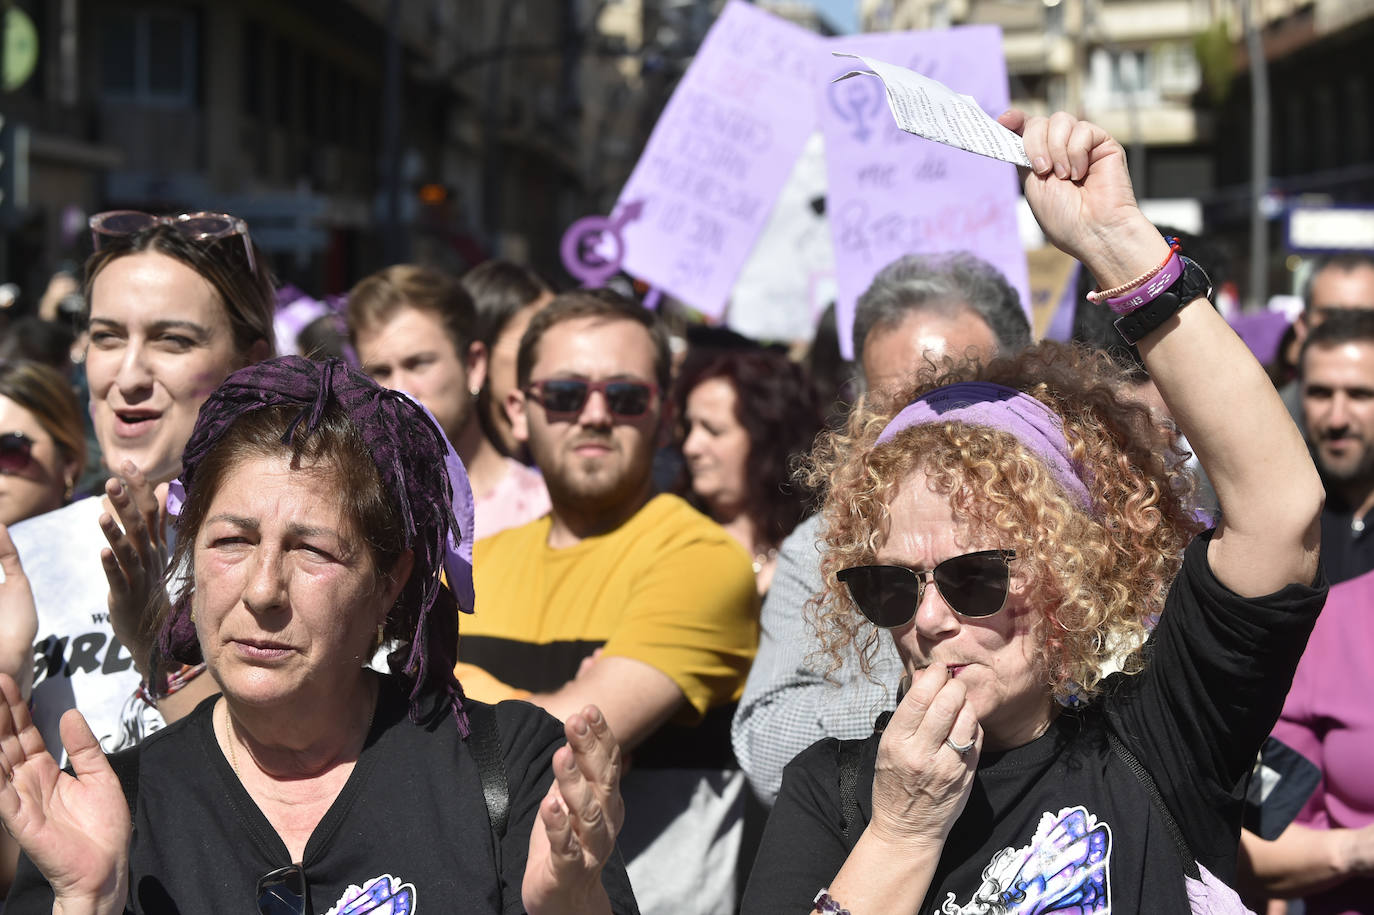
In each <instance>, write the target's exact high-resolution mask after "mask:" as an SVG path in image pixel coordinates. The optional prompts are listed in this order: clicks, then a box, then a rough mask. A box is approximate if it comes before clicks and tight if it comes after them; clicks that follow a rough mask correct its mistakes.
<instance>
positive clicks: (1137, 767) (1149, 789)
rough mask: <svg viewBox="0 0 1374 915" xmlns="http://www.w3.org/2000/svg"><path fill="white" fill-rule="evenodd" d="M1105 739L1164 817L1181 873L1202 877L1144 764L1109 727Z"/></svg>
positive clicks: (1176, 822) (1194, 877) (1197, 877)
mask: <svg viewBox="0 0 1374 915" xmlns="http://www.w3.org/2000/svg"><path fill="white" fill-rule="evenodd" d="M1107 741H1108V742H1109V743H1110V744H1111V745H1112V751H1113V752H1115V753H1116V755H1117V756H1119V757H1121V761H1122V762H1124V763H1125V764H1126V768H1128V769H1130V770H1131V772H1132V774H1134V775H1135V777H1136V778H1137V779H1139V781H1140V783H1141V784H1142V785H1144V786H1145V793H1146V794H1148V795H1149V796H1150V802H1151V803H1152V804H1154V806H1155V810H1157V811H1159V815H1160V816H1161V817H1163V818H1164V825H1165V827H1166V828H1167V829H1168V830H1169V837H1170V838H1171V839H1173V840H1174V847H1175V848H1177V849H1178V854H1179V857H1181V858H1182V859H1183V873H1184V874H1186V875H1187V876H1189V877H1191V878H1193V879H1194V880H1201V879H1202V872H1201V871H1200V870H1199V869H1198V863H1197V858H1196V857H1195V856H1194V855H1193V850H1192V849H1191V848H1189V847H1188V840H1187V839H1185V838H1184V837H1183V830H1182V829H1179V827H1178V821H1176V820H1175V819H1174V815H1173V814H1172V813H1170V812H1169V806H1168V805H1167V804H1165V803H1164V797H1163V795H1161V794H1160V793H1159V786H1158V785H1156V784H1155V780H1154V778H1153V777H1151V775H1150V771H1149V770H1148V769H1146V768H1145V764H1144V763H1142V762H1141V761H1140V760H1139V759H1136V756H1135V754H1134V753H1132V752H1131V751H1130V750H1128V749H1127V748H1126V745H1125V744H1124V743H1122V742H1121V738H1119V737H1117V736H1116V734H1115V733H1113V732H1112V731H1111V729H1110V728H1109V729H1108V730H1107Z"/></svg>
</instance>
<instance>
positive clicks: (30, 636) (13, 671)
mask: <svg viewBox="0 0 1374 915" xmlns="http://www.w3.org/2000/svg"><path fill="white" fill-rule="evenodd" d="M0 571H3V572H4V573H5V580H4V582H2V583H0V673H6V674H8V675H9V676H10V677H12V678H14V680H15V682H17V683H18V684H19V686H20V692H21V694H22V695H24V696H28V694H29V690H30V688H31V687H32V684H33V642H34V639H36V638H37V637H38V609H37V607H35V606H34V602H33V589H32V588H31V587H29V579H28V576H27V575H25V574H24V566H23V565H21V564H20V562H19V551H18V550H16V549H15V547H14V541H13V540H11V539H10V532H9V529H8V528H6V527H5V525H3V524H0Z"/></svg>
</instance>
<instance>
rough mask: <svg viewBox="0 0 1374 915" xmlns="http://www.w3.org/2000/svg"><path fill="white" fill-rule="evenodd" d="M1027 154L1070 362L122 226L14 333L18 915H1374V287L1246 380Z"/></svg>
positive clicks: (902, 278) (1070, 126) (117, 220)
mask: <svg viewBox="0 0 1374 915" xmlns="http://www.w3.org/2000/svg"><path fill="white" fill-rule="evenodd" d="M1003 123H1004V124H1005V125H1006V126H1008V127H1009V128H1011V129H1012V130H1015V131H1016V132H1018V133H1019V134H1021V135H1022V137H1023V141H1024V143H1025V146H1026V151H1027V154H1028V155H1029V156H1030V158H1031V161H1033V162H1035V163H1036V167H1035V168H1033V169H1031V170H1029V171H1027V172H1026V173H1025V175H1024V176H1023V177H1024V190H1025V195H1026V200H1027V202H1028V203H1029V205H1030V208H1031V211H1032V212H1033V213H1034V214H1035V216H1036V218H1037V220H1038V221H1039V223H1040V225H1041V227H1042V229H1043V230H1044V232H1045V235H1046V237H1047V238H1049V239H1050V240H1051V241H1052V242H1053V243H1055V244H1056V245H1057V246H1058V247H1060V248H1061V249H1062V250H1063V251H1065V252H1066V253H1068V254H1069V255H1071V256H1072V257H1074V258H1075V259H1076V260H1078V261H1079V262H1080V263H1081V264H1082V265H1083V275H1084V276H1085V277H1086V279H1085V280H1084V290H1083V291H1084V292H1088V291H1089V290H1092V291H1091V292H1090V293H1089V294H1088V295H1086V296H1085V297H1083V301H1081V302H1080V303H1079V304H1078V305H1077V314H1076V316H1075V320H1074V322H1073V326H1074V342H1071V343H1049V342H1043V341H1042V342H1034V341H1033V340H1032V333H1031V327H1030V324H1029V323H1028V321H1027V312H1026V310H1025V309H1024V308H1023V304H1022V302H1021V301H1020V298H1019V296H1018V293H1017V292H1016V291H1015V289H1014V288H1013V287H1012V286H1011V284H1010V283H1008V281H1007V280H1006V279H1005V278H1004V277H1003V276H1002V275H1001V274H1000V273H999V272H998V271H997V270H996V269H995V268H993V267H992V266H990V265H989V264H987V263H986V262H984V261H982V260H980V259H979V258H977V257H976V256H974V255H972V254H970V253H967V252H957V251H953V252H946V253H943V254H940V255H932V256H921V255H908V256H905V257H902V258H900V259H898V260H897V261H895V262H893V263H891V264H889V265H887V266H886V267H884V268H883V269H882V270H880V271H879V272H878V273H877V275H876V276H875V278H874V279H873V281H872V283H871V285H870V286H869V288H868V289H867V291H866V292H865V293H864V294H863V295H862V296H861V297H860V298H859V300H858V303H857V306H856V314H855V317H854V324H853V335H852V336H853V342H854V356H855V358H854V360H853V363H852V365H851V366H850V367H849V369H848V372H849V374H848V375H847V376H844V375H841V374H839V373H837V372H836V371H835V370H834V369H833V366H835V365H836V358H835V356H834V354H833V353H832V352H829V349H833V345H834V343H833V337H832V338H827V337H826V336H825V335H818V336H817V342H816V343H815V344H813V349H812V351H811V352H810V353H807V354H805V355H803V356H801V357H800V358H799V357H798V354H796V353H789V352H788V351H787V350H786V349H785V348H784V347H783V346H780V345H776V344H771V345H770V344H767V343H759V342H754V341H748V340H744V339H742V338H738V337H734V336H730V335H725V334H719V333H716V334H688V335H687V339H688V341H689V343H688V345H687V346H686V347H685V350H686V351H685V352H684V351H683V350H684V347H682V346H681V345H680V344H681V339H680V338H674V337H673V336H672V335H671V334H670V333H669V330H668V327H667V325H666V323H665V321H664V320H663V319H662V318H661V316H659V315H657V314H656V313H655V312H654V311H651V310H649V309H646V308H645V307H644V306H643V305H642V304H641V303H640V302H638V301H636V299H635V298H634V296H633V295H630V294H629V288H628V287H626V288H624V289H620V290H619V291H617V289H614V288H597V289H570V290H566V291H557V290H556V289H555V288H554V287H553V286H552V285H551V284H550V283H548V282H547V281H546V280H545V279H543V278H541V277H540V276H538V275H537V274H536V273H535V272H534V271H532V270H531V269H529V268H527V267H525V266H523V265H520V264H516V263H510V262H505V261H489V262H486V263H483V264H481V265H479V266H477V267H475V268H473V269H472V270H471V271H469V272H468V273H466V274H464V275H462V276H456V275H451V274H450V273H448V272H445V271H444V270H442V269H439V268H437V267H432V266H425V265H417V264H397V265H391V266H388V267H386V268H385V269H383V270H380V271H378V272H376V273H373V274H371V275H369V276H366V277H364V278H363V279H361V280H360V281H359V282H357V284H356V285H355V286H354V287H353V288H352V289H351V290H348V291H347V294H346V295H343V296H340V297H338V298H337V299H336V300H333V301H329V300H325V301H318V302H317V301H315V300H313V299H311V298H310V297H309V296H306V295H304V294H303V293H301V292H300V290H297V289H294V288H282V289H278V288H276V286H275V285H274V279H273V275H272V272H271V265H270V264H269V263H268V260H267V258H266V257H265V256H264V254H263V252H262V251H261V250H259V249H258V247H257V246H256V245H255V244H254V242H253V240H252V232H251V227H250V226H248V225H247V224H245V223H244V222H243V221H242V220H241V219H238V218H236V217H234V216H233V215H231V214H208V213H195V214H193V215H189V216H187V215H176V214H171V215H146V214H140V213H134V212H130V211H118V212H111V213H103V214H98V215H96V216H94V217H92V218H91V220H90V225H91V237H92V241H93V245H94V251H93V253H92V254H91V255H90V257H89V259H88V261H87V264H86V268H85V274H84V277H83V278H81V279H80V280H79V281H73V280H71V279H70V278H68V279H67V280H66V281H65V282H64V284H61V285H60V286H59V288H58V289H57V291H56V292H54V293H52V295H51V296H49V297H48V298H51V299H53V301H54V302H59V301H60V303H62V304H60V306H59V305H53V304H51V303H49V304H48V305H46V306H45V308H44V309H43V311H42V313H40V315H39V316H37V317H33V318H25V319H21V320H12V321H11V322H10V323H9V325H8V327H7V328H6V329H5V332H4V336H3V338H0V353H3V362H0V568H2V569H3V571H4V581H3V583H0V692H3V694H4V695H3V702H0V821H3V825H4V827H5V834H4V837H3V841H0V879H3V882H5V883H6V884H8V886H9V891H8V899H7V900H6V908H7V909H8V910H9V911H11V912H16V913H28V912H50V911H62V912H74V911H82V912H102V913H103V912H124V911H127V912H136V913H165V912H226V913H227V912H242V911H245V910H248V911H252V910H253V906H256V909H257V911H259V912H262V913H268V915H278V913H299V915H304V913H307V912H310V913H314V912H328V913H330V915H335V913H337V915H343V913H361V912H371V911H378V912H380V911H391V912H397V913H400V912H418V911H425V912H428V911H430V910H434V911H460V910H461V911H477V912H488V911H490V912H502V913H506V912H529V913H550V912H556V913H571V912H586V913H606V912H616V913H630V912H636V911H639V912H644V913H686V915H696V913H700V915H717V913H728V912H732V911H743V912H746V913H755V912H780V913H781V912H805V911H814V912H818V913H821V915H826V913H853V915H860V913H873V912H884V913H888V912H892V913H900V912H910V913H916V912H934V911H938V912H942V913H1013V912H1014V913H1030V912H1054V911H1074V912H1104V913H1105V912H1111V911H1116V912H1136V911H1139V912H1180V913H1182V912H1190V911H1195V912H1196V911H1215V912H1241V911H1245V910H1246V908H1247V907H1249V908H1251V909H1255V910H1258V911H1265V910H1266V909H1267V910H1268V911H1269V912H1280V911H1283V910H1284V908H1285V907H1286V906H1288V905H1289V904H1290V903H1289V902H1288V901H1287V900H1301V901H1300V902H1295V903H1292V904H1293V905H1294V907H1295V908H1297V907H1300V906H1302V905H1305V906H1306V910H1307V911H1308V912H1312V913H1323V915H1324V913H1363V912H1370V913H1374V903H1370V902H1369V900H1370V899H1371V898H1374V790H1372V789H1371V784H1374V783H1371V782H1370V780H1369V779H1367V778H1365V773H1366V771H1367V768H1368V767H1367V765H1365V760H1366V759H1367V758H1368V757H1367V754H1368V751H1369V750H1374V713H1371V712H1370V711H1369V703H1368V701H1367V700H1366V699H1365V698H1364V697H1365V695H1366V693H1365V691H1364V690H1363V688H1362V687H1361V686H1360V684H1361V683H1366V684H1367V685H1369V686H1370V687H1371V689H1374V677H1371V676H1370V674H1369V673H1367V669H1368V668H1369V667H1370V665H1369V664H1368V659H1369V658H1370V657H1371V656H1374V625H1371V624H1368V623H1366V621H1365V617H1366V615H1367V612H1368V606H1369V603H1370V600H1371V599H1374V531H1370V530H1368V529H1367V527H1368V526H1369V525H1370V524H1374V255H1361V254H1352V255H1342V256H1338V257H1334V258H1328V259H1323V260H1321V261H1320V262H1318V263H1317V264H1316V265H1315V267H1314V269H1313V270H1312V272H1311V274H1310V279H1309V280H1308V282H1307V283H1306V285H1305V288H1304V306H1305V307H1304V311H1303V313H1302V315H1301V317H1300V318H1299V320H1298V321H1297V323H1296V324H1295V326H1294V328H1293V330H1292V333H1291V341H1290V345H1289V346H1288V347H1286V348H1285V349H1284V350H1283V351H1282V352H1281V353H1280V357H1281V360H1287V362H1288V363H1290V364H1291V366H1292V368H1291V371H1289V370H1287V369H1285V368H1283V367H1281V366H1276V367H1270V369H1269V371H1267V372H1266V370H1265V369H1264V368H1262V367H1261V366H1260V365H1259V364H1258V363H1257V362H1256V361H1255V359H1254V358H1253V356H1252V355H1251V354H1250V352H1249V351H1248V350H1247V349H1246V348H1245V346H1244V344H1243V343H1242V342H1241V340H1240V338H1239V337H1237V336H1236V335H1235V334H1234V333H1233V332H1232V331H1231V330H1230V329H1229V328H1228V327H1227V325H1226V322H1225V320H1224V319H1223V317H1222V316H1221V315H1220V314H1219V312H1217V311H1216V310H1215V308H1213V307H1212V305H1211V304H1210V302H1209V301H1208V298H1209V296H1210V294H1211V289H1210V283H1209V280H1208V277H1207V275H1206V273H1205V268H1206V267H1208V264H1206V263H1197V262H1200V261H1201V259H1202V257H1203V254H1204V252H1206V251H1207V250H1208V249H1206V248H1205V247H1204V244H1203V242H1202V241H1200V240H1199V241H1197V242H1196V243H1194V242H1193V241H1191V240H1188V239H1184V240H1183V241H1182V242H1180V241H1179V240H1178V238H1177V237H1176V235H1175V233H1172V232H1169V231H1167V230H1166V231H1163V232H1162V231H1160V230H1159V229H1157V228H1156V227H1154V226H1152V225H1151V224H1150V223H1149V222H1148V221H1146V220H1145V218H1144V217H1143V216H1142V215H1141V213H1140V210H1139V209H1138V207H1137V205H1136V202H1135V199H1134V197H1133V196H1132V194H1131V191H1130V184H1129V180H1128V178H1127V173H1126V170H1125V164H1124V155H1123V154H1122V151H1121V147H1120V146H1119V145H1118V144H1117V143H1116V141H1115V140H1113V139H1112V138H1111V137H1109V136H1108V135H1107V134H1105V133H1104V132H1103V131H1101V130H1100V128H1097V127H1095V126H1093V125H1091V124H1088V123H1086V122H1082V121H1076V120H1075V119H1073V118H1071V117H1070V116H1068V115H1063V114H1060V115H1055V116H1054V117H1053V118H1025V117H1023V116H1022V115H1020V114H1019V113H1017V112H1009V113H1008V114H1007V115H1004V116H1003ZM1180 249H1181V251H1180ZM1195 261H1197V262H1195ZM1094 286H1095V288H1093V287H1094ZM1144 290H1149V292H1148V293H1147V292H1145V291H1144ZM73 302H75V303H76V304H73ZM1114 312H1115V313H1114ZM73 314H79V317H80V321H79V325H78V326H77V329H76V330H68V329H65V327H64V325H63V323H62V322H64V321H66V320H68V318H70V317H71V316H72V315H73ZM827 366H829V367H832V368H826V367H827ZM86 407H88V410H87V409H85V408H86ZM1328 581H1329V582H1330V583H1331V584H1332V585H1334V587H1332V588H1330V592H1329V599H1328V594H1327V592H1328V587H1327V585H1328ZM932 585H933V587H932ZM1324 603H1325V605H1326V609H1325V610H1323V609H1322V608H1323V604H1324ZM1319 613H1320V616H1319ZM1309 635H1310V639H1309ZM1305 646H1306V651H1305V652H1304V647H1305ZM1290 684H1291V689H1290Z"/></svg>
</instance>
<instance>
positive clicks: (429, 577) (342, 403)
mask: <svg viewBox="0 0 1374 915" xmlns="http://www.w3.org/2000/svg"><path fill="white" fill-rule="evenodd" d="M271 407H299V408H300V413H299V415H297V416H296V417H295V419H293V420H292V421H291V423H290V425H289V426H288V427H287V430H286V433H285V435H284V436H283V437H282V442H283V443H284V444H290V443H291V442H292V440H293V438H294V436H295V434H296V432H297V430H299V431H300V432H301V433H303V434H305V435H310V434H311V433H313V432H314V431H315V429H316V428H318V426H319V424H320V422H321V421H322V420H323V418H324V416H325V412H326V410H327V409H329V408H334V409H338V410H340V411H341V412H342V413H343V414H344V415H345V416H346V417H347V419H348V421H349V422H350V424H352V426H353V427H354V428H355V429H356V430H357V431H358V433H359V434H360V436H361V437H362V440H363V444H364V446H365V447H366V449H367V451H368V452H369V453H370V454H371V456H372V460H373V462H374V463H375V464H376V467H377V470H378V472H379V474H380V476H381V481H382V486H383V488H384V489H385V491H386V493H387V495H388V496H389V498H390V499H391V500H392V501H393V503H394V504H395V506H396V507H397V509H399V511H400V514H401V519H400V520H401V526H402V529H403V531H404V546H405V548H407V549H410V550H412V551H413V553H414V557H415V565H414V569H413V571H412V573H411V580H410V583H408V584H407V586H406V590H405V592H404V594H403V596H402V598H401V600H400V601H398V602H397V604H396V606H395V607H394V608H392V610H391V611H390V613H389V615H388V617H387V623H386V625H387V629H388V631H390V632H391V633H392V635H393V636H396V637H399V638H401V639H402V640H403V641H404V642H408V643H409V644H408V645H403V647H402V652H408V655H407V656H406V658H405V660H404V663H403V664H401V662H400V660H399V658H398V653H393V654H392V658H391V664H392V668H393V670H395V669H396V667H397V665H398V664H401V671H402V672H404V674H405V676H406V677H407V678H408V679H409V680H410V682H411V694H410V700H411V717H412V718H415V719H417V720H418V719H419V717H420V716H421V714H422V700H421V694H422V693H423V692H425V691H426V689H427V688H434V687H437V688H438V689H439V690H440V691H441V693H442V694H443V695H445V696H446V698H447V704H448V707H449V708H450V709H451V710H452V713H453V715H454V718H455V720H456V721H457V723H458V727H459V730H460V731H461V732H462V733H463V734H464V735H466V734H467V716H466V715H465V714H464V713H463V711H462V689H461V687H460V686H459V685H458V681H457V679H456V678H455V676H454V673H453V667H454V664H455V663H456V661H457V651H458V620H457V613H456V612H455V611H456V610H457V609H459V607H461V608H462V609H464V610H467V611H469V612H470V611H471V610H472V608H473V603H474V594H473V586H472V513H473V506H472V491H471V488H470V486H469V484H468V480H467V473H466V472H465V471H464V469H463V465H462V462H461V461H459V460H458V456H457V454H456V453H455V452H454V451H453V446H452V445H451V444H449V442H448V439H447V438H446V437H445V436H444V434H443V431H442V430H441V429H440V428H439V426H438V424H437V423H435V422H434V419H433V417H432V416H430V414H429V412H428V411H427V410H425V409H424V408H423V407H421V406H420V405H419V404H418V403H416V402H415V401H414V400H412V399H411V398H409V397H407V396H406V395H404V394H401V393H400V392H397V391H391V390H387V389H385V388H382V387H380V386H379V385H378V384H377V383H376V382H375V381H373V380H372V379H370V378H368V377H367V376H366V375H363V374H362V373H361V372H357V371H354V370H351V369H349V368H348V366H347V365H345V364H344V363H343V362H342V361H340V360H338V359H330V360H328V361H325V362H314V361H311V360H309V359H303V358H301V357H299V356H283V357H279V358H276V359H269V360H267V361H265V362H260V363H258V364H256V365H251V366H248V367H247V368H243V369H240V370H239V371H237V372H235V373H234V374H232V375H230V376H229V377H228V378H227V379H225V381H224V383H223V384H221V385H220V386H219V388H218V389H216V390H215V392H214V393H213V394H211V395H210V397H209V399H208V400H206V402H205V403H204V405H203V406H202V407H201V409H200V416H199V417H198V418H197V420H196V426H195V429H194V431H192V433H191V438H190V440H189V441H188V442H187V444H186V450H185V451H184V452H183V454H182V468H183V469H182V475H181V480H180V481H179V482H178V483H177V484H176V485H174V486H171V487H169V493H168V513H169V514H172V513H178V514H179V513H180V511H181V509H182V508H183V507H184V504H185V500H186V494H187V492H189V491H193V490H194V488H195V485H196V473H197V470H198V468H199V467H200V465H201V463H202V462H203V461H204V459H205V458H206V456H207V455H208V454H210V452H211V451H212V450H213V449H214V447H215V446H216V445H217V444H218V443H219V442H220V441H221V440H222V439H223V437H224V435H225V433H226V432H228V430H229V429H230V428H231V427H232V426H233V425H234V423H235V422H236V421H237V420H238V419H239V418H241V417H242V416H244V415H246V414H248V413H252V412H255V411H257V410H262V409H267V408H271ZM460 525H461V526H460ZM441 570H443V571H444V572H445V573H447V576H448V581H449V588H450V590H451V592H452V594H453V596H454V600H453V601H450V600H448V599H447V598H445V597H444V596H443V593H442V591H441V589H440V580H439V573H440V571H441ZM455 604H457V605H458V606H455ZM155 655H161V656H162V657H164V658H170V659H173V660H176V661H181V662H193V661H194V660H198V659H199V658H198V655H199V645H198V643H197V642H196V633H195V626H194V624H193V623H192V622H191V621H190V606H189V602H188V601H185V600H181V601H179V602H178V604H177V605H176V606H174V607H173V608H172V612H171V614H169V616H168V617H167V620H166V622H165V623H164V625H163V627H162V631H161V632H160V633H159V636H158V645H157V650H156V651H155ZM155 666H157V665H155Z"/></svg>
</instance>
